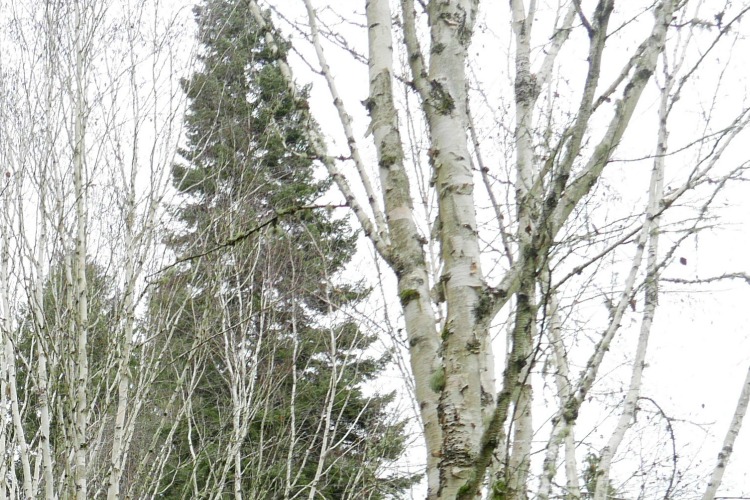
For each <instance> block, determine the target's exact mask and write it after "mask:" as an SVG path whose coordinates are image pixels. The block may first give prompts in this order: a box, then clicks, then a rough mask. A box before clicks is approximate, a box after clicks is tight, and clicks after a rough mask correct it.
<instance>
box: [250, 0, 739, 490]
mask: <svg viewBox="0 0 750 500" xmlns="http://www.w3.org/2000/svg"><path fill="white" fill-rule="evenodd" d="M267 4H268V5H269V6H270V7H271V8H272V10H273V11H275V12H276V13H277V15H278V17H279V19H281V20H283V21H285V22H287V23H288V24H287V26H288V27H289V28H290V29H293V30H300V31H302V32H304V37H300V38H299V39H298V40H297V41H296V43H297V48H298V51H299V54H300V56H301V57H302V58H303V59H304V61H305V63H306V64H307V65H308V66H310V67H311V68H313V71H314V72H317V73H319V74H320V84H321V85H323V86H324V87H326V88H327V91H328V93H329V95H330V102H332V109H331V112H330V114H329V115H327V116H337V117H338V119H339V121H340V125H341V126H340V130H339V131H337V132H333V131H332V130H331V129H327V134H325V135H322V134H313V135H314V137H313V138H314V140H315V141H316V142H315V144H316V156H317V159H318V160H319V161H320V162H321V163H322V164H323V165H324V166H325V167H326V168H327V170H328V173H329V175H330V177H331V179H332V180H333V181H334V182H335V183H336V185H337V186H338V188H339V190H340V192H341V193H342V195H343V198H344V200H345V202H346V203H347V204H348V205H349V206H350V207H351V209H352V212H353V214H354V216H355V217H356V219H357V220H358V221H359V223H360V224H361V227H362V229H363V233H364V234H365V236H366V237H367V238H368V239H369V240H370V241H371V243H372V244H373V246H374V248H375V249H376V251H377V253H378V256H379V258H380V259H382V261H384V262H385V263H386V264H387V265H388V267H390V269H391V271H392V273H393V276H394V277H395V287H396V288H397V290H398V297H399V302H400V308H401V312H402V314H403V325H404V330H405V334H406V342H407V345H408V356H409V359H410V363H411V372H412V373H411V375H412V377H413V379H414V397H415V398H416V401H417V403H418V407H419V412H420V417H421V422H422V431H423V436H424V441H425V448H426V459H425V464H426V476H427V487H428V493H427V496H428V498H474V497H476V496H479V495H487V496H491V497H494V498H509V499H520V498H528V497H529V496H530V495H533V496H535V497H538V498H552V497H556V498H562V497H565V498H580V497H581V495H582V494H583V493H582V491H583V490H582V489H581V481H582V477H583V475H582V471H581V467H580V463H581V462H582V461H583V457H582V456H581V452H580V451H578V450H577V449H576V448H577V447H578V446H579V445H580V444H581V443H582V442H581V441H580V440H577V439H576V437H575V436H579V435H580V434H577V433H576V432H575V429H576V427H577V426H579V425H583V426H588V425H589V424H587V423H585V422H586V420H587V418H588V417H586V416H585V415H586V414H587V413H586V412H591V413H592V417H591V418H596V417H595V416H596V413H597V409H596V407H595V405H587V404H586V403H587V402H588V401H591V399H592V396H593V392H594V387H595V386H596V385H597V384H602V383H605V380H606V379H605V378H604V377H603V374H604V373H605V370H606V369H608V368H606V367H609V366H611V363H613V362H614V360H613V359H612V358H613V356H614V354H612V352H613V350H614V349H613V347H614V346H623V345H629V344H627V342H626V340H627V337H626V336H625V334H626V333H627V331H628V330H630V327H629V326H628V322H630V321H634V322H636V323H637V324H638V325H639V330H640V332H639V334H638V336H637V337H638V341H637V343H636V344H635V345H633V346H632V349H633V351H632V356H628V358H627V359H628V361H627V362H628V363H629V366H630V367H631V370H630V373H629V374H628V375H624V380H629V382H626V383H625V385H627V389H626V390H625V391H624V393H623V394H624V396H623V399H621V400H620V399H618V400H617V402H616V403H614V404H615V406H616V407H618V408H616V409H615V410H614V411H615V413H616V414H618V417H617V419H616V420H617V422H616V423H615V424H614V426H613V427H612V428H611V436H610V437H609V438H608V439H606V438H605V439H604V440H603V441H601V442H598V443H595V444H593V445H592V446H594V447H595V448H594V449H595V450H596V453H595V455H594V456H595V458H594V460H593V462H590V463H595V466H594V468H595V470H594V472H593V476H591V477H594V478H595V485H596V486H595V491H592V492H591V494H592V495H593V496H594V498H599V499H603V498H606V497H607V495H609V494H610V490H609V488H610V485H611V484H612V483H611V480H610V478H613V477H615V476H616V473H615V472H614V471H613V470H612V469H613V467H614V466H613V464H614V457H615V456H617V455H618V452H622V449H621V445H622V443H623V440H624V437H625V436H626V435H627V434H628V432H629V430H630V429H632V426H633V424H634V423H635V421H636V416H637V414H638V409H639V401H641V396H642V393H641V388H642V378H643V376H644V373H645V368H646V359H647V358H648V344H649V338H650V336H651V335H652V334H653V332H652V330H653V322H654V318H655V317H656V311H657V304H658V300H659V296H660V295H659V289H660V283H662V282H663V275H664V273H665V272H667V270H668V268H669V266H670V264H672V263H674V262H678V263H682V264H683V265H684V264H685V262H683V261H684V260H685V259H684V258H679V257H678V252H679V251H680V249H681V248H683V247H684V244H685V242H686V240H688V239H689V238H691V237H694V236H695V235H696V234H698V233H699V232H700V231H702V230H704V229H705V228H706V227H707V223H706V221H707V217H708V215H709V214H711V213H712V210H713V208H714V205H715V203H716V201H717V199H718V198H720V197H721V196H722V194H721V193H722V192H723V191H722V190H724V189H725V188H726V187H727V186H728V185H731V183H733V182H735V181H739V180H741V179H745V175H746V174H745V165H744V163H742V162H741V161H737V160H736V158H733V157H731V155H729V154H728V152H729V151H731V150H732V144H733V143H734V142H735V141H736V140H737V139H738V138H740V137H742V134H743V132H744V131H745V129H746V125H747V119H748V111H747V108H746V107H744V106H741V105H740V106H737V107H735V108H734V109H731V110H730V109H727V107H726V106H725V104H726V102H725V101H723V100H722V99H724V98H725V97H724V96H725V95H726V94H725V93H731V92H730V91H729V90H727V89H728V87H727V81H728V79H731V78H738V77H739V75H741V72H740V68H739V66H738V64H737V59H736V57H737V54H738V53H739V51H740V49H738V48H736V47H737V46H736V44H738V43H740V42H739V40H740V39H741V38H742V35H741V33H743V29H744V27H743V24H742V20H743V15H744V14H745V12H746V10H747V9H748V6H746V5H745V4H742V3H741V4H738V5H731V6H730V5H726V6H724V7H722V9H723V10H722V11H721V12H718V13H717V12H712V11H711V10H710V8H709V7H708V6H707V5H704V4H703V3H701V2H689V1H687V2H686V1H671V0H664V1H658V2H652V3H643V4H638V5H635V4H628V5H625V4H622V5H620V4H617V5H616V4H615V2H614V1H610V0H600V1H597V2H579V1H570V2H558V3H542V2H535V1H531V2H524V1H522V0H511V1H510V2H509V3H508V5H507V6H506V7H505V8H501V7H498V6H496V5H494V4H492V5H491V3H490V2H480V1H479V0H455V1H454V0H445V1H419V2H416V3H415V2H414V1H413V0H402V1H400V2H389V1H388V0H369V1H366V2H364V5H359V6H358V8H359V9H360V10H361V8H362V7H364V14H362V13H361V12H359V11H358V13H357V17H351V14H349V13H348V12H349V11H347V10H346V9H345V8H344V6H343V5H340V6H333V7H329V6H324V5H323V3H321V2H315V1H314V0H302V4H304V10H303V8H302V5H297V8H294V7H292V6H287V5H281V4H279V3H277V2H268V3H267ZM262 7H263V6H262V5H258V4H256V3H255V2H250V8H251V10H252V11H253V12H254V13H255V15H256V16H257V18H258V19H259V20H260V19H264V17H263V14H262V9H261V8H262ZM300 19H301V20H300ZM259 22H260V21H259ZM540 26H541V27H542V28H541V29H540ZM339 30H341V31H342V32H346V33H348V34H352V33H353V34H355V37H356V36H358V37H359V38H354V39H352V38H350V37H349V36H348V35H346V34H342V33H339V32H338V31H339ZM503 30H505V31H506V32H507V33H509V34H510V36H509V37H508V39H507V46H509V47H510V49H509V50H510V53H509V55H508V62H507V65H508V66H509V69H508V70H507V71H505V70H503V66H504V65H505V64H506V62H505V61H504V60H503V58H502V57H501V58H499V59H498V58H494V59H493V58H492V57H487V54H486V53H487V52H488V51H489V52H492V51H494V52H492V53H496V52H498V51H500V50H503V51H506V50H508V49H507V48H506V46H503V42H502V40H503V39H504V37H503V35H495V36H494V37H493V36H492V33H494V34H496V33H498V32H503ZM357 33H358V35H357ZM488 33H490V34H489V35H488ZM269 36H273V34H269ZM365 36H366V42H364V39H365ZM358 41H362V45H357V43H358ZM276 43H277V44H279V45H280V44H281V43H282V41H281V40H278V39H277V40H276ZM364 47H366V49H365V48H364ZM360 49H361V50H360ZM331 53H335V54H336V56H335V57H329V55H330V54H331ZM342 54H343V55H342ZM347 58H353V59H354V61H363V62H366V64H367V76H368V79H369V88H368V89H367V92H365V89H360V92H359V95H363V94H366V98H365V99H364V100H363V101H362V104H363V105H364V108H365V110H366V112H367V114H368V115H369V120H368V121H365V123H361V122H358V121H357V120H356V119H355V118H353V117H362V112H361V109H357V108H356V104H353V103H352V102H351V99H349V100H347V97H346V92H347V91H348V90H349V89H347V88H345V87H346V86H347V85H348V84H343V85H342V83H341V79H342V78H345V77H347V76H348V75H349V74H351V72H352V69H351V67H353V65H354V64H355V63H352V62H350V63H348V64H349V67H347V68H344V67H343V65H338V66H337V65H336V64H335V63H334V62H337V61H340V60H341V59H347ZM479 61H481V62H479ZM479 64H484V65H485V66H484V67H479ZM487 64H493V65H497V66H498V67H499V68H498V69H496V70H495V68H490V67H488V66H486V65H487ZM285 71H286V73H285V74H286V75H287V78H288V79H289V81H290V82H292V81H293V78H294V77H293V75H292V70H291V67H287V68H286V70H285ZM362 71H364V69H363V70H362ZM704 72H711V73H712V74H715V75H718V76H716V77H715V78H713V77H712V78H710V80H711V81H710V83H709V84H708V85H710V86H708V87H702V86H701V87H700V88H702V89H708V90H707V91H706V90H701V91H699V92H696V86H698V83H697V82H698V79H699V76H700V75H701V74H705V73H704ZM730 74H731V75H735V76H733V77H732V76H729V75H730ZM316 83H318V81H316ZM704 83H705V82H704ZM701 85H702V84H701ZM498 86H499V87H500V90H498V89H497V87H498ZM352 94H353V93H352V92H349V93H348V95H349V96H351V95H352ZM354 94H356V93H354ZM706 95H708V96H710V97H706ZM737 95H738V96H741V93H740V94H737ZM739 99H740V101H741V100H742V98H741V97H739ZM678 101H679V104H678ZM653 102H658V105H653ZM691 105H692V106H693V107H694V108H693V109H696V108H701V109H704V110H705V112H704V113H703V114H702V116H701V118H700V119H698V120H697V121H695V122H691V124H692V127H693V129H694V131H688V130H686V128H685V127H684V126H683V125H684V123H685V122H686V120H687V118H686V117H687V116H688V115H689V112H687V111H686V110H687V109H690V106H691ZM352 106H355V107H352ZM321 109H322V108H321ZM321 112H322V111H321ZM678 125H679V127H678V129H679V132H680V137H679V139H675V138H674V137H672V139H671V140H669V138H670V130H671V129H672V128H674V127H677V126H678ZM644 127H648V129H649V130H653V131H655V133H654V134H651V135H650V136H648V137H647V138H645V139H644V137H643V135H642V134H639V129H641V130H642V129H643V128H644ZM687 128H688V129H689V128H690V126H688V127H687ZM673 135H674V134H673ZM654 138H655V140H654ZM329 142H330V143H331V144H333V147H336V148H337V152H336V153H329V152H328V145H327V143H329ZM646 142H647V143H648V145H644V143H646ZM335 144H342V145H343V146H335ZM623 144H627V145H629V148H630V149H629V150H627V149H624V147H623ZM675 144H677V145H675ZM636 151H637V153H635V152H636ZM623 160H627V161H623ZM639 162H640V163H639ZM646 162H650V163H651V166H652V168H651V175H650V176H648V175H643V174H642V170H636V169H635V168H633V167H632V165H642V164H645V163H646ZM666 172H668V174H667V173H666ZM667 178H669V179H670V180H669V186H668V187H666V185H667V180H666V179H667ZM614 179H619V182H624V183H625V184H627V189H625V188H623V189H618V188H617V187H613V185H612V183H613V182H618V181H614ZM634 193H637V194H634ZM642 193H647V194H648V195H647V197H646V198H643V197H642V196H641V194H642ZM618 198H619V199H623V200H632V201H627V202H625V204H619V205H618V204H617V202H618ZM628 204H629V205H628ZM633 204H635V205H636V208H635V209H633V208H632V207H633ZM666 228H668V229H666ZM665 233H666V234H668V237H667V238H666V241H665V238H664V235H665ZM679 259H682V260H679ZM667 274H668V273H667ZM694 284H697V283H694ZM592 300H596V301H598V302H600V303H602V302H603V306H601V308H600V309H598V310H595V309H591V308H590V307H589V306H588V304H590V303H591V301H592ZM626 319H627V321H626ZM581 324H586V328H585V331H586V332H588V333H587V335H589V337H588V339H589V340H587V339H586V338H584V336H583V334H577V335H576V334H574V333H572V332H574V331H576V330H580V328H579V327H577V326H576V325H581ZM497 336H499V337H501V338H504V339H505V341H504V342H502V341H500V342H493V338H495V337H497ZM493 347H494V348H495V349H498V348H499V351H500V352H498V353H497V354H494V353H493ZM496 368H497V369H498V376H497V378H496V376H495V369H496ZM579 371H580V373H578V372H579ZM547 381H549V383H550V387H556V390H555V393H554V396H553V397H554V398H555V401H556V402H555V408H554V409H553V410H549V409H548V408H544V407H543V406H544V405H543V404H542V403H541V401H542V400H543V399H546V398H547V396H546V394H545V390H546V389H545V387H546V386H545V384H546V383H547ZM614 397H616V398H618V397H619V396H614ZM620 405H621V406H620ZM740 406H743V405H740ZM619 408H621V409H619ZM584 410H585V411H584ZM545 422H549V424H546V423H545ZM605 427H606V426H605ZM735 428H736V427H733V429H735ZM540 431H543V432H544V433H548V434H547V435H548V437H547V438H544V439H542V438H541V437H540V436H539V432H540ZM578 439H580V438H578ZM540 440H542V441H543V442H544V444H543V445H540V444H539V443H540ZM562 449H564V452H563V453H562V456H563V457H564V458H563V459H560V458H559V457H560V451H561V450H562ZM540 452H541V454H542V456H544V459H543V460H542V461H540V462H537V460H536V459H534V458H533V457H534V456H540V455H538V453H540ZM675 460H677V459H676V458H675ZM542 462H543V463H542ZM561 462H562V465H561ZM723 463H725V461H723V460H722V464H723ZM716 477H720V475H714V478H716ZM705 480H706V481H708V478H705ZM560 484H564V486H558V485H560ZM591 484H594V483H591ZM592 487H593V486H592ZM661 487H662V488H663V490H662V491H661V492H660V493H659V494H660V495H666V497H669V496H670V495H672V494H674V491H676V490H675V487H676V484H674V481H672V482H669V484H662V485H661Z"/></svg>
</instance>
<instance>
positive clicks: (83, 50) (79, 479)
mask: <svg viewBox="0 0 750 500" xmlns="http://www.w3.org/2000/svg"><path fill="white" fill-rule="evenodd" d="M84 8H85V6H82V5H79V4H76V6H75V8H74V10H75V23H76V26H77V27H81V29H83V26H84V23H85V15H84V14H83V13H82V12H81V10H82V9H84ZM74 36H75V54H74V61H75V67H74V82H73V89H72V90H73V95H72V96H71V97H72V99H73V113H74V115H73V144H72V148H73V156H72V159H73V186H74V195H75V214H76V233H75V250H74V251H75V255H74V258H73V260H72V265H73V268H72V270H73V274H72V278H73V280H74V281H73V283H72V290H71V293H72V294H73V295H74V297H73V302H74V305H75V319H74V321H73V324H72V326H73V330H72V331H71V332H70V334H71V338H73V339H74V342H75V351H74V353H73V355H74V357H75V359H74V360H73V366H74V371H73V372H72V373H73V377H74V378H73V380H71V383H72V384H73V385H72V387H71V391H74V396H73V402H72V403H73V425H74V433H75V434H74V439H73V448H74V450H73V453H74V456H75V460H74V466H73V481H74V483H75V494H76V498H78V500H85V499H86V498H88V471H87V469H86V458H87V453H88V441H87V440H88V432H87V430H88V429H87V427H88V381H89V370H88V367H89V363H88V327H89V325H88V285H87V283H86V253H87V246H86V226H87V207H86V200H87V189H86V186H85V184H86V125H87V115H88V105H87V102H86V101H87V96H86V92H87V84H86V80H87V77H88V75H87V74H86V71H87V63H88V54H87V50H88V49H87V47H86V44H87V40H86V39H85V35H84V32H83V31H79V32H78V33H76V34H75V35H74Z"/></svg>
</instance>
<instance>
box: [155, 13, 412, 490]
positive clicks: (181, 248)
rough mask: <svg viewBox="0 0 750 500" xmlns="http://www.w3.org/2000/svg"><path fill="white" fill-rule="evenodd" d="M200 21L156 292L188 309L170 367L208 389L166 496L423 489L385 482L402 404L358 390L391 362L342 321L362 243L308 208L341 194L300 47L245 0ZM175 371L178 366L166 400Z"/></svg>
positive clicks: (200, 392)
mask: <svg viewBox="0 0 750 500" xmlns="http://www.w3.org/2000/svg"><path fill="white" fill-rule="evenodd" d="M195 14H196V19H197V22H198V25H199V34H198V36H199V38H200V43H201V52H200V56H199V67H200V68H199V69H198V70H197V71H196V72H195V73H194V74H193V75H192V77H191V78H190V79H188V80H185V81H184V82H183V87H184V90H185V92H186V93H187V96H188V99H189V106H188V111H187V116H186V123H185V127H186V138H187V140H186V145H185V147H184V148H183V149H182V150H181V151H180V154H181V157H182V159H183V161H182V162H180V163H179V164H177V165H175V166H174V168H173V172H172V173H173V180H174V186H175V188H176V189H177V190H178V191H179V192H180V193H181V194H182V203H181V204H180V205H179V206H178V207H176V208H175V209H174V212H175V215H176V219H177V221H179V228H177V229H176V230H174V231H173V232H172V233H171V234H170V235H169V236H168V237H167V239H166V243H167V245H168V246H169V247H170V248H171V249H172V250H173V251H174V252H175V254H177V255H178V256H181V264H179V265H178V266H175V267H174V268H172V269H171V270H170V272H169V273H168V274H167V276H165V278H164V279H163V280H162V281H161V285H160V287H159V290H158V291H157V292H155V293H154V295H153V298H152V310H154V311H156V310H161V311H164V310H170V311H180V312H179V313H175V312H173V313H172V314H173V316H174V318H175V320H174V322H173V324H172V325H171V326H172V328H173V331H174V335H173V337H172V339H171V340H170V346H169V354H168V356H171V360H170V363H168V365H170V366H177V365H179V364H180V363H182V364H183V365H184V364H185V363H188V365H189V367H190V370H189V372H190V373H191V374H195V376H194V379H193V380H195V381H194V382H193V383H192V385H191V386H190V385H189V386H187V387H188V388H186V389H185V391H186V394H187V397H189V398H190V412H189V413H188V414H187V417H186V418H184V420H183V421H182V422H181V423H180V425H179V427H178V429H177V432H176V433H175V435H174V436H173V438H172V443H171V445H172V447H173V452H172V454H171V457H170V461H169V463H168V465H167V472H168V474H167V477H165V479H164V482H163V488H162V490H161V491H160V494H161V495H162V496H163V497H170V498H181V497H186V496H191V497H196V496H214V495H216V494H218V495H219V496H221V495H228V494H230V493H232V492H233V491H234V490H235V489H237V488H238V487H239V488H240V489H241V492H242V493H243V494H244V496H245V497H246V498H283V497H285V496H287V495H290V496H294V495H295V494H299V493H302V492H304V495H305V496H307V495H308V492H309V490H310V488H312V487H314V488H316V489H317V490H318V493H319V494H318V496H317V498H384V497H386V496H387V495H397V494H398V493H399V492H400V491H403V490H404V489H405V488H406V487H408V486H409V485H410V484H412V483H413V482H414V478H413V477H410V476H404V475H399V474H393V473H386V472H384V471H385V467H386V466H387V465H388V464H389V463H392V461H393V460H395V459H397V458H398V456H399V455H400V453H401V452H402V451H403V444H404V436H403V423H400V422H398V421H396V420H394V419H393V417H392V415H390V414H389V412H388V410H387V407H388V405H389V403H390V402H391V400H392V395H390V394H389V395H378V396H375V397H370V398H368V397H366V396H365V395H364V394H363V393H362V390H361V387H362V386H363V384H365V383H367V382H368V381H371V380H373V378H374V377H376V376H377V375H378V373H379V372H380V371H381V370H382V368H383V366H384V363H385V362H386V361H387V359H385V358H373V357H372V356H370V355H368V354H367V353H368V351H371V349H370V347H371V345H372V343H373V342H374V341H375V338H374V336H372V335H368V334H366V333H365V332H363V331H361V330H360V329H359V328H358V327H357V326H356V325H355V324H354V323H353V322H351V320H348V319H342V318H345V315H343V314H341V311H342V310H345V309H346V308H347V307H350V306H351V305H353V304H354V303H355V302H356V301H357V300H360V299H361V298H362V297H363V296H364V294H365V293H366V290H364V289H362V287H360V286H355V285H351V284H341V283H337V281H336V279H335V277H336V275H337V273H339V272H340V271H341V270H342V269H343V267H344V266H345V265H346V264H347V262H349V260H350V259H351V257H352V255H353V253H354V251H355V240H356V234H354V233H353V231H352V230H351V228H350V227H349V225H348V223H347V221H346V220H343V219H335V218H333V217H332V215H331V213H329V211H327V210H321V209H314V208H310V206H311V205H312V204H314V203H315V202H316V200H318V199H319V198H320V197H321V196H322V195H323V194H325V193H326V191H327V190H328V189H329V187H330V186H329V184H328V183H327V182H323V181H320V180H317V179H316V168H315V164H314V159H313V155H312V153H311V147H310V142H309V141H310V139H309V137H310V133H309V132H310V130H311V127H315V126H316V125H315V124H314V122H313V121H312V119H311V118H310V116H309V113H308V104H307V92H306V91H305V90H300V91H292V89H290V88H289V87H288V85H287V83H286V82H285V80H284V78H283V75H282V73H281V71H280V68H279V65H278V62H279V61H280V60H281V59H282V58H284V57H285V52H286V50H287V48H288V47H284V46H282V47H273V46H269V45H268V44H267V43H266V41H265V37H264V35H265V34H266V33H265V32H264V29H262V28H261V27H259V26H258V24H257V23H256V21H255V19H254V18H253V16H252V15H251V13H250V12H249V11H248V10H247V6H246V4H245V3H244V2H242V1H238V0H208V1H207V2H205V3H203V4H202V5H200V6H199V7H196V8H195ZM269 26H270V23H269ZM266 29H268V28H266ZM306 207H307V208H306ZM279 214H283V215H279ZM269 218H276V221H275V224H273V225H266V226H264V227H263V228H262V229H260V230H258V231H255V232H250V233H248V231H249V230H250V229H252V228H256V227H258V226H259V225H261V223H263V222H264V221H267V220H269ZM241 234H247V237H243V238H237V235H241ZM228 241H232V244H231V245H227V244H226V242H228ZM196 256H200V257H196ZM339 281H340V280H339ZM176 373H181V371H180V370H179V369H177V370H165V375H164V376H163V377H162V380H161V381H160V382H161V383H162V384H163V389H162V390H164V391H168V388H169V387H170V385H174V383H175V380H176V378H175V377H176V375H166V374H176ZM238 441H239V444H238ZM233 446H239V450H240V451H239V453H238V454H235V455H234V456H230V452H229V451H228V450H231V449H233ZM236 457H240V458H239V460H238V459H237V458H236ZM316 476H317V480H316Z"/></svg>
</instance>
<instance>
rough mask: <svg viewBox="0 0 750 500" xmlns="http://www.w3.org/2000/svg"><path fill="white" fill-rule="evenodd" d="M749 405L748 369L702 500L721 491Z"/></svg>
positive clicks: (711, 498) (710, 499) (749, 373)
mask: <svg viewBox="0 0 750 500" xmlns="http://www.w3.org/2000/svg"><path fill="white" fill-rule="evenodd" d="M748 404H750V369H748V371H747V375H746V376H745V381H744V382H743V384H742V391H741V392H740V397H739V398H738V399H737V406H736V408H735V410H734V415H733V416H732V422H731V423H730V424H729V428H728V429H727V434H726V436H724V443H723V444H722V446H721V451H720V452H719V456H718V461H717V462H716V467H714V470H713V472H712V473H711V478H710V479H709V481H708V484H707V485H706V490H705V491H704V493H703V497H701V498H702V500H713V499H714V498H715V497H716V492H717V491H718V490H719V486H721V481H722V479H723V478H724V473H725V472H726V470H727V464H728V463H729V459H730V458H731V456H732V452H733V451H734V443H735V441H736V440H737V436H738V435H739V433H740V429H741V428H742V423H743V421H744V420H745V414H746V413H747V407H748Z"/></svg>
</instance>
